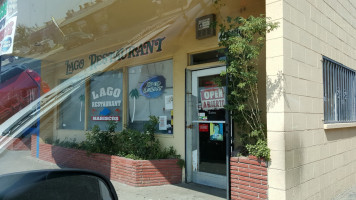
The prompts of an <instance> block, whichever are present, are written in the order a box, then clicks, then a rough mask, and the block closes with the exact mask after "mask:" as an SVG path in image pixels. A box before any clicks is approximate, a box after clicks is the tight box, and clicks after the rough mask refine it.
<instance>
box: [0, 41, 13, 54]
mask: <svg viewBox="0 0 356 200" xmlns="http://www.w3.org/2000/svg"><path fill="white" fill-rule="evenodd" d="M11 44H12V39H11V37H7V38H5V39H4V40H3V41H2V44H1V46H2V51H4V52H5V51H8V50H9V49H10V48H11Z"/></svg>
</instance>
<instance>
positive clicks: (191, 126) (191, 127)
mask: <svg viewBox="0 0 356 200" xmlns="http://www.w3.org/2000/svg"><path fill="white" fill-rule="evenodd" d="M185 128H189V129H193V124H189V125H188V126H185Z"/></svg>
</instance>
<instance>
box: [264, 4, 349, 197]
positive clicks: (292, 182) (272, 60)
mask: <svg viewBox="0 0 356 200" xmlns="http://www.w3.org/2000/svg"><path fill="white" fill-rule="evenodd" d="M352 2H353V1H334V0H298V1H295V0H266V14H267V16H269V17H271V18H272V19H273V20H275V21H279V22H280V23H281V24H280V28H279V29H278V30H277V31H275V32H273V33H271V34H269V35H268V38H267V64H266V67H267V82H268V81H269V80H270V81H271V82H272V83H279V87H277V86H276V87H270V88H268V89H267V105H268V106H267V107H268V108H267V109H268V113H267V126H268V144H269V147H270V148H271V150H272V152H271V156H272V162H271V165H270V168H269V174H268V175H269V199H331V198H333V197H335V196H336V195H338V194H339V193H340V192H342V191H344V190H346V189H347V188H349V187H351V186H352V185H354V184H356V170H355V167H356V128H352V127H349V128H338V129H328V130H326V129H324V122H323V112H324V110H323V80H322V55H325V56H327V57H329V58H331V59H333V60H336V61H337V62H340V63H342V64H344V65H346V66H348V67H350V68H353V69H356V49H355V46H356V38H355V35H356V20H355V17H356V15H355V13H356V3H355V2H353V3H352ZM276 88H277V89H276ZM278 88H279V89H278Z"/></svg>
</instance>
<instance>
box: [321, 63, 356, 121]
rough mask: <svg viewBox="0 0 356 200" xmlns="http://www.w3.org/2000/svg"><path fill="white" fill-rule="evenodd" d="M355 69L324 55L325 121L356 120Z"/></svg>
mask: <svg viewBox="0 0 356 200" xmlns="http://www.w3.org/2000/svg"><path fill="white" fill-rule="evenodd" d="M355 84H356V83H355V71H354V70H352V69H350V68H348V67H346V66H344V65H343V64H340V63H338V62H335V61H334V60H332V59H330V58H327V57H323V85H324V123H340V122H354V121H356V107H355V103H356V91H355Z"/></svg>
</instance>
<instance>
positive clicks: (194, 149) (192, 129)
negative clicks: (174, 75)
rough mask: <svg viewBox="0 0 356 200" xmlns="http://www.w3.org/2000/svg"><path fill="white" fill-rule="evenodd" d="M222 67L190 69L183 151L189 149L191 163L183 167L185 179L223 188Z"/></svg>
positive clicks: (223, 81) (224, 143) (223, 120)
mask: <svg viewBox="0 0 356 200" xmlns="http://www.w3.org/2000/svg"><path fill="white" fill-rule="evenodd" d="M223 70H225V67H216V68H210V69H204V70H197V71H193V72H192V73H191V93H190V95H187V106H188V109H187V115H189V116H187V122H189V124H190V125H188V126H187V129H189V130H187V134H189V135H187V141H188V143H187V146H188V145H189V151H188V149H187V152H190V153H191V155H190V156H189V157H190V160H191V161H190V162H189V163H187V164H190V166H191V167H190V168H189V169H188V168H187V169H188V180H189V179H191V181H192V182H196V183H199V184H204V185H209V186H213V187H217V188H223V189H226V130H225V129H226V126H225V124H226V119H225V118H226V111H225V109H224V105H225V102H226V94H225V91H226V87H225V79H224V78H222V77H221V76H220V73H221V72H222V71H223ZM219 83H220V84H219ZM188 98H189V99H188ZM187 158H188V157H187Z"/></svg>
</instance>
